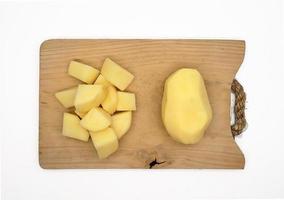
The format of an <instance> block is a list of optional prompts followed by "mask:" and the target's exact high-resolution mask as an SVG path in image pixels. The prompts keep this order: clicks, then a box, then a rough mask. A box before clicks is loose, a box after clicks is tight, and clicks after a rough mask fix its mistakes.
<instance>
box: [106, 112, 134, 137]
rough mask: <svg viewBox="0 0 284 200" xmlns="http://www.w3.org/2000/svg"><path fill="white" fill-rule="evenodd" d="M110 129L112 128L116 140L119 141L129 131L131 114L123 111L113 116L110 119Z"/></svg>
mask: <svg viewBox="0 0 284 200" xmlns="http://www.w3.org/2000/svg"><path fill="white" fill-rule="evenodd" d="M111 118H112V123H111V127H112V128H113V130H114V132H115V134H116V135H117V137H118V139H120V138H121V137H122V136H123V135H125V133H126V132H127V131H128V130H129V128H130V125H131V120H132V112H131V111H125V112H120V113H117V114H114V115H113V116H112V117H111Z"/></svg>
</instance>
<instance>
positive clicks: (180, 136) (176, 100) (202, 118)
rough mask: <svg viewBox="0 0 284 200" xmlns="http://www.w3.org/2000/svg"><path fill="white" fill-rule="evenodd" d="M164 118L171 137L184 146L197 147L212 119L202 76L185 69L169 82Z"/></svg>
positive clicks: (165, 97) (165, 88)
mask: <svg viewBox="0 0 284 200" xmlns="http://www.w3.org/2000/svg"><path fill="white" fill-rule="evenodd" d="M162 119H163V123H164V125H165V127H166V129H167V131H168V133H169V135H170V136H171V137H172V138H173V139H174V140H176V141H178V142H181V143H183V144H195V143H197V142H198V141H200V139H201V138H202V137H203V135H204V132H205V130H206V129H207V127H208V126H209V124H210V122H211V119H212V110H211V106H210V103H209V99H208V96H207V92H206V88H205V85H204V82H203V79H202V76H201V74H200V73H199V72H198V71H197V70H195V69H189V68H182V69H179V70H178V71H176V72H174V73H173V74H172V75H170V76H169V77H168V79H167V80H166V82H165V87H164V94H163V100H162Z"/></svg>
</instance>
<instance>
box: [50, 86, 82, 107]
mask: <svg viewBox="0 0 284 200" xmlns="http://www.w3.org/2000/svg"><path fill="white" fill-rule="evenodd" d="M77 88H78V87H73V88H70V89H67V90H62V91H60V92H56V93H55V97H56V98H57V100H58V101H59V102H60V103H61V104H62V105H63V106H64V107H65V108H70V107H73V106H74V100H75V95H76V92H77Z"/></svg>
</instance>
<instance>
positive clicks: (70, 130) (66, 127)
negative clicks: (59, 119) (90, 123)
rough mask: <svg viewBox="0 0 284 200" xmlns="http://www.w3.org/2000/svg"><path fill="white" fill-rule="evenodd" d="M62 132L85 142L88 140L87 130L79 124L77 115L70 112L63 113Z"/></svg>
mask: <svg viewBox="0 0 284 200" xmlns="http://www.w3.org/2000/svg"><path fill="white" fill-rule="evenodd" d="M62 134H63V135H64V136H67V137H71V138H74V139H78V140H82V141H85V142H87V141H88V140H89V132H88V131H87V130H86V129H84V128H83V127H81V126H80V119H79V117H78V116H76V115H73V114H70V113H64V115H63V130H62Z"/></svg>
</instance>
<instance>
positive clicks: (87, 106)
mask: <svg viewBox="0 0 284 200" xmlns="http://www.w3.org/2000/svg"><path fill="white" fill-rule="evenodd" d="M105 97H106V91H105V89H104V86H102V85H83V84H82V85H79V86H78V90H77V94H76V97H75V102H74V105H75V108H76V110H77V111H78V112H80V113H86V112H88V111H89V110H91V109H92V108H93V107H97V106H99V105H100V104H101V103H102V102H103V100H104V99H105Z"/></svg>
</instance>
